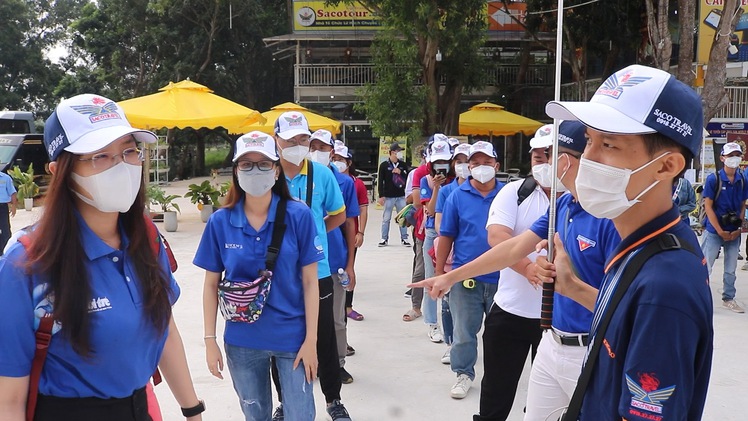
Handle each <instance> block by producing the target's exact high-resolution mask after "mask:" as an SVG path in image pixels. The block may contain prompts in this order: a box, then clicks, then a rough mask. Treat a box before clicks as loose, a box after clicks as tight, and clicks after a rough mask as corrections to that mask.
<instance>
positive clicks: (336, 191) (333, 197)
mask: <svg viewBox="0 0 748 421" xmlns="http://www.w3.org/2000/svg"><path fill="white" fill-rule="evenodd" d="M309 165H313V166H314V174H313V177H314V180H312V190H313V191H312V205H311V206H310V207H311V208H312V215H313V216H314V225H315V226H316V227H317V234H318V235H319V239H320V241H321V242H322V249H323V250H324V252H325V256H326V257H325V258H324V259H322V260H320V261H319V263H318V264H317V277H318V278H319V279H322V278H326V277H328V276H330V264H329V261H328V259H327V257H328V250H329V248H328V246H327V228H326V227H325V215H337V214H339V213H341V212H343V211H345V203H344V202H343V195H342V194H341V193H340V188H339V187H338V182H337V181H336V180H335V176H334V175H333V174H332V172H330V170H329V169H328V168H327V167H325V166H324V165H322V164H319V163H317V162H312V161H310V160H308V159H305V160H304V163H303V164H302V166H301V171H299V173H298V174H296V176H295V177H294V178H293V179H289V178H288V176H286V182H287V183H288V190H289V191H290V192H291V196H293V197H295V198H296V199H299V200H300V201H302V202H304V203H306V175H307V168H308V166H309Z"/></svg>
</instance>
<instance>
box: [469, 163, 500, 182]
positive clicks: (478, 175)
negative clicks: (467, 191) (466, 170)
mask: <svg viewBox="0 0 748 421" xmlns="http://www.w3.org/2000/svg"><path fill="white" fill-rule="evenodd" d="M470 175H472V176H473V179H475V181H477V182H479V183H483V184H485V183H488V182H489V181H491V179H492V178H494V177H496V170H495V169H494V167H492V166H491V165H479V166H477V167H475V168H473V169H472V170H470Z"/></svg>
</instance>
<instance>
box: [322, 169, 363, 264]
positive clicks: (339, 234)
mask: <svg viewBox="0 0 748 421" xmlns="http://www.w3.org/2000/svg"><path fill="white" fill-rule="evenodd" d="M329 168H330V171H332V172H333V174H335V179H336V180H337V181H338V187H339V188H340V192H341V193H342V194H343V201H344V202H345V217H346V218H358V216H359V215H361V208H360V207H359V205H358V197H357V196H356V186H355V185H354V184H353V179H352V178H351V176H349V175H347V174H342V173H341V172H340V171H338V169H337V168H335V166H334V165H333V166H331V167H329ZM315 170H316V168H315ZM344 228H345V224H343V225H341V226H339V227H338V228H335V229H334V230H332V231H330V232H328V233H327V244H328V245H329V247H330V249H329V250H330V253H328V255H329V258H328V260H329V261H330V271H331V272H333V273H338V269H340V268H343V269H345V268H346V266H347V265H348V245H347V243H346V241H345V234H344V233H343V229H344Z"/></svg>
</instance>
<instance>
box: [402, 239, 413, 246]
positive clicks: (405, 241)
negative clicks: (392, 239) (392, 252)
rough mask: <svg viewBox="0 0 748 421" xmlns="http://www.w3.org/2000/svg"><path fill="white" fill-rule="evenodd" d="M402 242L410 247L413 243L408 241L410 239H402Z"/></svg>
mask: <svg viewBox="0 0 748 421" xmlns="http://www.w3.org/2000/svg"><path fill="white" fill-rule="evenodd" d="M401 242H402V243H403V245H404V246H405V247H410V246H412V244H410V243H409V242H408V240H402V241H401Z"/></svg>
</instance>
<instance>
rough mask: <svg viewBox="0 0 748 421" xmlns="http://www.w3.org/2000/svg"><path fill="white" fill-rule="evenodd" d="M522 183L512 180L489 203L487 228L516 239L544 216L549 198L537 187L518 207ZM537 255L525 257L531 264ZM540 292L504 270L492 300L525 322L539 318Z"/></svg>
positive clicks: (523, 278) (509, 269) (543, 252)
mask: <svg viewBox="0 0 748 421" xmlns="http://www.w3.org/2000/svg"><path fill="white" fill-rule="evenodd" d="M523 181H524V180H517V181H512V182H511V183H509V184H507V185H506V186H504V188H503V189H501V191H499V193H498V194H497V195H496V198H494V200H493V203H491V208H490V210H489V212H488V221H487V222H486V229H488V227H489V226H491V225H494V224H498V225H503V226H505V227H508V228H510V229H511V230H512V236H517V235H519V234H522V233H523V232H525V231H526V230H527V229H528V228H530V227H531V226H532V224H533V222H535V221H536V220H537V219H538V218H540V217H541V216H543V215H545V213H546V212H547V211H548V204H549V201H548V196H546V194H545V192H543V189H542V188H540V186H537V185H536V186H535V190H534V191H533V192H532V194H530V196H528V197H527V198H526V199H525V200H524V201H523V202H522V204H521V205H519V206H517V191H518V190H519V188H520V186H521V185H522V182H523ZM545 253H546V252H545V250H543V251H542V252H541V254H542V255H545ZM537 256H538V253H535V252H532V253H531V254H529V255H528V256H527V257H528V258H529V259H530V260H532V261H533V262H534V261H535V258H536V257H537ZM541 293H542V289H541V288H538V289H535V288H533V286H532V285H530V283H529V282H528V281H527V279H526V278H525V277H524V275H521V274H519V273H517V272H515V271H514V270H513V269H511V268H506V269H504V270H502V271H501V276H500V277H499V286H498V289H497V290H496V295H494V297H493V300H494V302H495V303H496V305H498V306H499V307H501V308H502V309H503V310H505V311H508V312H509V313H512V314H515V315H517V316H520V317H525V318H528V319H539V318H540V300H541Z"/></svg>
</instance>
